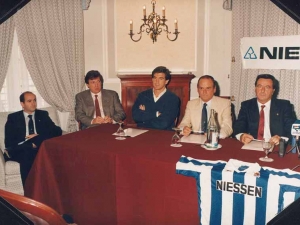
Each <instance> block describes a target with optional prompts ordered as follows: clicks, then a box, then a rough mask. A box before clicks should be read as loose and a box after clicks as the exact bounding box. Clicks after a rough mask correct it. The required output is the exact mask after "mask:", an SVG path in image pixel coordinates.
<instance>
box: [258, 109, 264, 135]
mask: <svg viewBox="0 0 300 225" xmlns="http://www.w3.org/2000/svg"><path fill="white" fill-rule="evenodd" d="M264 108H265V105H261V110H260V113H259V125H258V132H257V139H258V140H262V139H263V138H264V127H265V113H264Z"/></svg>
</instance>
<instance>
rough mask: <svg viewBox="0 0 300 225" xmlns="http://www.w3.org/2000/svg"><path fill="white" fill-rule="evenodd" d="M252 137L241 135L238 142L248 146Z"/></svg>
mask: <svg viewBox="0 0 300 225" xmlns="http://www.w3.org/2000/svg"><path fill="white" fill-rule="evenodd" d="M253 139H254V138H253V136H252V135H250V134H246V133H244V134H242V135H241V137H240V141H241V142H243V143H244V144H248V143H249V142H251V141H252V140H253Z"/></svg>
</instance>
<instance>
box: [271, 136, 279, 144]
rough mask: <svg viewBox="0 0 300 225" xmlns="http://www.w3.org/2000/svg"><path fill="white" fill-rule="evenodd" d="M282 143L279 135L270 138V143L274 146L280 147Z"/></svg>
mask: <svg viewBox="0 0 300 225" xmlns="http://www.w3.org/2000/svg"><path fill="white" fill-rule="evenodd" d="M279 141H280V137H279V136H278V135H274V136H273V137H271V138H270V142H271V143H272V144H273V145H278V144H279Z"/></svg>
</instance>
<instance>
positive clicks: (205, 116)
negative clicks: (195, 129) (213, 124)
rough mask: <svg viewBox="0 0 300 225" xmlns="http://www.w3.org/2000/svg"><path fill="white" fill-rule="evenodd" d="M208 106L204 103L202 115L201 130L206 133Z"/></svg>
mask: <svg viewBox="0 0 300 225" xmlns="http://www.w3.org/2000/svg"><path fill="white" fill-rule="evenodd" d="M206 106H207V104H206V103H204V104H203V108H202V116H201V131H203V132H204V133H206V129H207V111H206Z"/></svg>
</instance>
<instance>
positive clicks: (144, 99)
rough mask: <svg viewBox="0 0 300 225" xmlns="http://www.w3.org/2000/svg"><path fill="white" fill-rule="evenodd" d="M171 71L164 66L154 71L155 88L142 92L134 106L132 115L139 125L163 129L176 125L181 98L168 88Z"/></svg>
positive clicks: (153, 81)
mask: <svg viewBox="0 0 300 225" xmlns="http://www.w3.org/2000/svg"><path fill="white" fill-rule="evenodd" d="M170 73H171V72H170V71H169V70H168V69H167V68H166V67H164V66H158V67H156V68H155V69H154V70H153V71H152V84H153V88H151V89H148V90H146V91H143V92H141V93H140V94H139V95H138V97H137V99H136V101H135V103H134V105H133V107H132V117H133V119H134V121H135V122H136V123H137V126H138V127H146V128H154V129H161V130H172V128H173V127H175V121H176V118H177V116H178V112H179V105H180V99H179V98H178V97H177V95H175V94H174V93H173V92H171V91H169V90H167V88H166V86H167V84H168V83H169V81H170V79H171V74H170Z"/></svg>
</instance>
